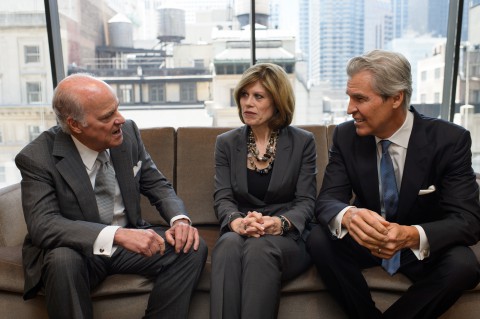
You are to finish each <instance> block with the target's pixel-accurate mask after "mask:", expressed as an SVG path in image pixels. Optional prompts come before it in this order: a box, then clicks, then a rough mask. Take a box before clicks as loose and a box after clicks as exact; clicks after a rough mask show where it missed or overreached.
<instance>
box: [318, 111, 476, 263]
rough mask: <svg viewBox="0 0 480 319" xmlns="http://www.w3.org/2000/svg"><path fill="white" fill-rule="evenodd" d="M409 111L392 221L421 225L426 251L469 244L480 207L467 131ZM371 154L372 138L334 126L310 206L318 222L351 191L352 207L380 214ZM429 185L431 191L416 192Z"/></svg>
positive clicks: (327, 217) (341, 204) (338, 208)
mask: <svg viewBox="0 0 480 319" xmlns="http://www.w3.org/2000/svg"><path fill="white" fill-rule="evenodd" d="M410 111H411V112H413V114H414V122H413V128H412V133H411V136H410V140H409V143H408V150H407V155H406V159H405V167H404V171H403V177H402V184H401V188H400V193H399V205H398V213H397V218H398V219H397V220H396V222H397V223H399V224H402V225H420V226H421V227H423V229H424V230H425V233H426V235H427V238H428V241H429V244H430V253H431V254H435V253H437V252H439V251H441V250H444V249H446V248H448V247H451V246H454V245H465V246H468V245H472V244H475V243H476V242H477V241H478V240H479V236H480V205H479V191H478V185H477V183H476V180H475V174H474V172H473V169H472V162H471V158H472V154H471V150H470V147H471V138H470V133H469V132H468V131H467V130H465V129H464V128H462V127H460V126H458V125H455V124H453V123H450V122H447V121H443V120H439V119H433V118H428V117H425V116H423V115H420V114H419V113H417V112H416V111H415V110H414V109H413V108H411V109H410ZM376 154H377V149H376V143H375V138H374V137H373V136H365V137H361V136H358V135H357V134H356V131H355V126H354V123H353V121H349V122H345V123H342V124H340V125H338V126H337V127H336V129H335V131H334V135H333V145H332V147H331V149H330V154H329V163H328V165H327V168H326V172H325V178H324V180H323V185H322V189H321V191H320V194H319V196H318V198H317V202H316V210H315V212H316V215H317V217H318V219H319V220H320V221H321V222H322V223H323V224H324V225H326V224H327V223H328V222H329V221H330V220H331V219H332V218H333V217H334V216H335V215H337V214H338V213H339V212H340V211H341V210H342V209H343V208H345V207H346V206H348V205H349V201H350V199H351V196H352V192H353V193H354V194H355V200H354V205H355V206H357V207H359V208H360V207H361V208H367V209H370V210H373V211H375V212H380V195H379V185H378V183H379V181H378V170H377V155H376ZM431 185H434V186H435V188H436V191H434V192H432V193H430V194H426V195H419V191H420V190H421V189H427V188H428V187H429V186H431Z"/></svg>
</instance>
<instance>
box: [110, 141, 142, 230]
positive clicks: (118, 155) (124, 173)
mask: <svg viewBox="0 0 480 319" xmlns="http://www.w3.org/2000/svg"><path fill="white" fill-rule="evenodd" d="M124 138H125V140H124V142H123V143H122V144H121V145H120V146H118V147H115V148H111V149H110V156H111V158H112V162H113V168H114V169H115V175H116V177H117V181H118V185H119V187H120V193H121V194H122V198H123V204H124V206H125V210H126V213H127V216H128V220H129V222H130V223H131V224H132V225H136V223H137V220H136V219H137V217H138V216H136V211H137V205H136V203H137V200H136V196H137V190H136V188H135V180H134V176H133V163H132V160H131V157H130V152H128V149H129V147H127V144H129V143H127V141H126V138H127V137H126V136H125V137H124Z"/></svg>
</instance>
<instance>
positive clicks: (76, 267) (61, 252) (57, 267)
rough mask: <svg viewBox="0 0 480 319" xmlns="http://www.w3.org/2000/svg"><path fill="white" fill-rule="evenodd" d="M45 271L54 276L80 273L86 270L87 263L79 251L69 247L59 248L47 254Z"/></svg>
mask: <svg viewBox="0 0 480 319" xmlns="http://www.w3.org/2000/svg"><path fill="white" fill-rule="evenodd" d="M44 269H45V270H47V271H51V272H52V273H53V274H64V273H69V272H80V271H83V270H85V269H86V263H85V262H84V257H83V256H82V254H80V253H79V252H78V251H76V250H74V249H71V248H68V247H58V248H55V249H51V250H49V251H48V252H47V253H46V254H45V257H44Z"/></svg>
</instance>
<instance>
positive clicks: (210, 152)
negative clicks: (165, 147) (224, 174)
mask: <svg viewBox="0 0 480 319" xmlns="http://www.w3.org/2000/svg"><path fill="white" fill-rule="evenodd" d="M231 129H232V128H226V127H208V128H206V127H179V128H178V129H177V167H176V170H177V183H176V185H177V194H178V196H180V198H181V199H182V200H183V201H184V202H185V206H186V207H187V211H188V213H189V215H190V218H191V219H192V221H193V223H194V224H218V220H217V217H216V216H215V213H214V211H213V192H214V175H215V158H214V153H215V141H216V139H217V136H218V135H219V134H221V133H223V132H226V131H228V130H231Z"/></svg>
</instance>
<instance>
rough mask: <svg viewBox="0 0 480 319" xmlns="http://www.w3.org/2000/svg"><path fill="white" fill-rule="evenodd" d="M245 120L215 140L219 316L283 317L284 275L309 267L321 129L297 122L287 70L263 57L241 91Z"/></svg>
mask: <svg viewBox="0 0 480 319" xmlns="http://www.w3.org/2000/svg"><path fill="white" fill-rule="evenodd" d="M234 98H235V101H236V104H237V107H238V113H239V116H240V120H241V121H242V122H243V123H245V125H244V126H242V127H240V128H237V129H234V130H231V131H229V132H226V133H224V134H221V135H219V136H218V137H217V141H216V146H215V194H214V202H215V203H214V205H215V213H216V215H217V218H218V219H219V222H220V227H221V231H220V233H221V237H220V239H219V240H218V241H217V243H216V245H215V248H214V250H213V254H212V282H211V283H212V285H211V305H210V309H211V318H212V319H217V318H227V319H235V318H248V319H254V318H262V319H268V318H276V317H277V312H278V306H279V300H280V288H281V283H282V281H285V280H288V279H292V278H294V277H296V276H297V275H299V274H300V273H302V272H303V271H305V269H306V268H307V267H308V266H309V264H310V258H309V256H308V253H307V251H306V249H305V241H304V239H305V238H306V235H307V232H308V224H309V222H310V220H311V218H312V216H313V211H314V205H315V197H316V177H315V176H316V173H317V170H316V149H315V140H314V137H313V134H311V133H310V132H307V131H304V130H302V129H299V128H295V127H292V126H290V123H291V122H292V118H293V111H294V107H295V97H294V94H293V89H292V86H291V84H290V81H289V79H288V76H287V74H286V72H285V71H284V70H283V69H282V68H281V67H279V66H278V65H275V64H270V63H260V64H256V65H254V66H252V67H250V68H249V69H248V70H246V71H245V73H244V74H243V76H242V78H241V80H240V82H239V83H238V85H237V87H236V88H235V91H234Z"/></svg>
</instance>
